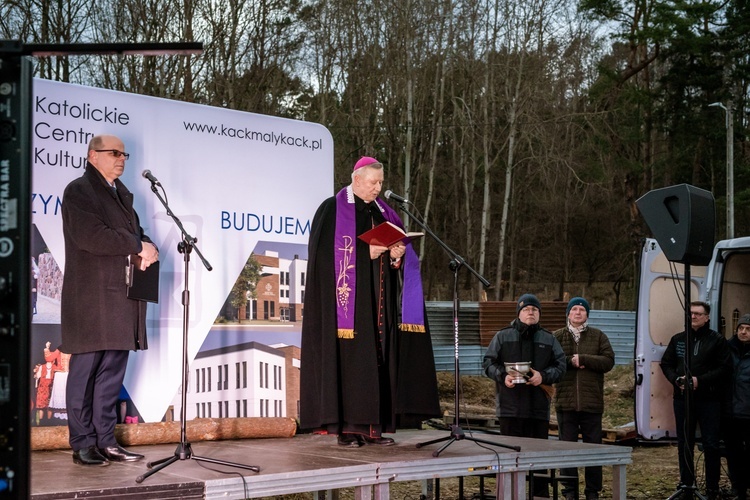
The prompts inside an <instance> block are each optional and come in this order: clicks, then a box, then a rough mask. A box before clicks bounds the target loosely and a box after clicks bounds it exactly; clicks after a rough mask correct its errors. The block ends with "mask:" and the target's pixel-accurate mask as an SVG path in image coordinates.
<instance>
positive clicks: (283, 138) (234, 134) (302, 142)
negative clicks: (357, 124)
mask: <svg viewBox="0 0 750 500" xmlns="http://www.w3.org/2000/svg"><path fill="white" fill-rule="evenodd" d="M182 124H183V126H184V127H185V130H187V131H189V132H198V133H200V134H210V135H218V136H221V137H230V138H232V139H241V140H245V141H259V142H265V143H268V144H273V145H274V146H292V147H295V148H305V149H310V150H312V151H317V150H319V149H322V148H323V139H311V138H310V137H306V136H295V135H290V134H286V133H284V132H281V133H279V132H258V131H256V130H250V129H247V128H237V127H229V126H227V125H223V124H222V125H207V124H205V123H195V122H182Z"/></svg>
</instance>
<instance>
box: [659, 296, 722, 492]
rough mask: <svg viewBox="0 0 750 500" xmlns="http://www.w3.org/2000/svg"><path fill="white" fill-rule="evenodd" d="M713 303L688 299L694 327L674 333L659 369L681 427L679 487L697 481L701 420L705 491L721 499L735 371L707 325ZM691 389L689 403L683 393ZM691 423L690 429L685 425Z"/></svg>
mask: <svg viewBox="0 0 750 500" xmlns="http://www.w3.org/2000/svg"><path fill="white" fill-rule="evenodd" d="M710 312H711V306H709V305H708V304H707V303H705V302H699V301H696V302H692V303H691V304H690V332H689V335H690V336H689V337H688V334H687V332H681V333H678V334H676V335H674V336H673V337H672V338H671V339H670V341H669V345H667V349H666V350H665V351H664V355H663V356H662V358H661V369H662V371H663V372H664V375H665V376H666V377H667V380H669V382H670V383H671V384H672V386H673V389H674V390H673V398H674V399H673V406H674V418H675V424H676V427H677V455H678V461H679V465H680V486H681V487H688V488H693V487H694V486H695V465H694V458H693V457H694V455H693V453H694V450H693V449H694V447H695V430H696V424H698V425H700V429H701V441H702V443H703V450H704V453H705V457H706V459H705V467H706V492H707V494H708V497H709V499H713V498H719V494H720V493H719V478H720V476H721V451H720V430H721V429H720V423H719V422H720V421H721V406H722V400H723V398H724V388H725V387H726V386H727V381H728V380H729V377H730V376H731V361H730V358H729V346H728V344H727V339H725V338H724V337H723V336H722V335H720V334H719V333H717V332H715V331H714V330H712V329H711V328H710V327H709V325H708V315H709V313H710ZM686 344H687V345H686ZM686 347H689V349H688V368H689V369H690V375H691V377H690V378H686V371H687V370H686V367H685V351H686ZM687 391H690V398H689V401H690V405H689V407H688V405H686V404H685V393H686V392H687ZM688 423H689V424H690V428H687V424H688Z"/></svg>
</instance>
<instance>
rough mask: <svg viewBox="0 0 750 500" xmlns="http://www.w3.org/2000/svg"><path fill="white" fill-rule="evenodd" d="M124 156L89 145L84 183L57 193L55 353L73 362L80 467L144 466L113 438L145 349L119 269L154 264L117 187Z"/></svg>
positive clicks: (142, 308)
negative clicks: (134, 359) (132, 362)
mask: <svg viewBox="0 0 750 500" xmlns="http://www.w3.org/2000/svg"><path fill="white" fill-rule="evenodd" d="M128 156H129V155H128V154H127V153H125V145H124V144H123V142H122V141H121V140H120V139H119V138H117V137H115V136H112V135H101V136H96V137H94V138H93V139H91V142H90V143H89V146H88V156H87V159H88V163H87V165H86V170H85V171H84V174H83V176H81V177H79V178H78V179H75V180H73V181H72V182H71V183H70V184H68V185H67V187H66V188H65V192H64V193H63V201H62V222H63V237H64V239H65V272H64V281H63V289H62V299H61V316H62V317H61V326H62V350H63V351H65V352H67V353H70V354H72V356H71V359H70V372H69V375H68V384H67V388H66V403H67V410H68V430H69V433H70V439H69V442H70V446H71V448H72V449H73V462H75V463H76V464H81V465H109V462H110V461H133V460H139V459H141V458H143V455H140V454H137V453H131V452H129V451H127V450H125V449H123V448H122V447H120V446H119V445H118V444H117V441H116V440H115V434H114V430H115V424H116V423H117V412H116V406H117V401H118V398H119V394H120V388H121V386H122V381H123V378H124V376H125V368H126V366H127V362H128V354H129V351H131V350H138V349H146V348H147V347H148V346H147V343H146V303H145V302H141V301H138V300H132V299H129V298H128V297H127V284H126V272H127V271H126V269H127V268H128V267H129V265H130V264H133V265H137V266H138V267H140V269H146V268H147V267H148V266H150V265H151V264H153V263H154V262H156V261H157V260H158V258H159V252H158V250H157V248H156V246H155V245H154V244H153V243H152V242H151V240H150V239H149V238H148V236H146V235H145V234H144V232H143V229H142V228H141V226H140V223H139V220H138V215H137V214H136V212H135V210H134V209H133V195H132V193H130V191H128V189H127V188H126V187H125V185H124V184H123V183H122V182H121V181H120V180H119V179H118V178H119V177H120V176H121V175H122V173H123V171H124V170H125V160H127V158H128Z"/></svg>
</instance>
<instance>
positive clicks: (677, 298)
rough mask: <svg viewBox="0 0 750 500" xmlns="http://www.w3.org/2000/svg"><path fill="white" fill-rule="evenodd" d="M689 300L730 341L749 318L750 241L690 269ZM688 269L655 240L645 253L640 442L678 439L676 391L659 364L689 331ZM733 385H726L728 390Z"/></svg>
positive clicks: (721, 248) (638, 365)
mask: <svg viewBox="0 0 750 500" xmlns="http://www.w3.org/2000/svg"><path fill="white" fill-rule="evenodd" d="M690 281H691V287H690V290H691V291H690V300H691V301H695V300H702V301H705V302H708V304H710V305H711V314H710V316H709V318H710V325H711V328H712V329H714V330H716V331H718V332H721V333H723V334H724V336H726V337H727V338H728V339H729V338H731V337H732V335H734V331H735V329H736V327H737V321H738V320H739V318H740V317H741V316H742V315H743V314H747V313H750V237H746V238H735V239H731V240H723V241H720V242H719V243H717V244H716V246H715V247H714V251H713V256H712V258H711V261H710V262H709V263H708V265H707V266H691V267H690ZM684 282H685V268H684V265H683V264H679V263H674V262H670V261H668V260H667V258H666V257H665V256H664V253H663V252H662V250H661V248H660V247H659V244H658V243H657V241H656V240H655V239H650V238H649V239H646V240H645V241H644V245H643V249H642V252H641V268H640V282H639V286H638V307H637V311H636V340H635V425H636V431H637V433H638V436H639V437H640V438H642V439H647V440H656V439H663V438H676V437H677V435H676V433H675V422H674V413H673V410H672V385H671V384H670V383H669V382H668V381H667V379H666V378H665V377H664V374H663V373H662V371H661V368H660V367H659V362H660V361H661V357H662V355H663V354H664V350H665V349H666V348H667V344H669V340H670V338H672V336H673V335H674V334H675V333H678V332H682V331H684V330H685V303H684V298H685V294H684ZM729 383H730V381H727V384H729Z"/></svg>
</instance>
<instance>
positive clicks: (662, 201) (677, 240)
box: [635, 184, 716, 266]
mask: <svg viewBox="0 0 750 500" xmlns="http://www.w3.org/2000/svg"><path fill="white" fill-rule="evenodd" d="M635 204H636V205H637V206H638V210H640V211H641V215H643V219H644V220H645V221H646V224H648V227H649V228H650V229H651V232H652V233H654V238H656V241H657V242H659V246H660V247H661V249H662V250H663V251H664V255H666V257H667V260H670V261H672V262H680V263H682V264H689V265H694V266H705V265H708V263H709V262H710V261H711V255H712V254H713V251H714V233H715V232H716V228H715V226H716V210H715V208H714V197H713V195H712V194H711V192H710V191H706V190H704V189H700V188H697V187H695V186H691V185H689V184H678V185H677V186H669V187H665V188H661V189H654V190H652V191H649V192H648V193H646V194H645V195H643V196H641V197H640V198H639V199H638V200H636V202H635Z"/></svg>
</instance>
